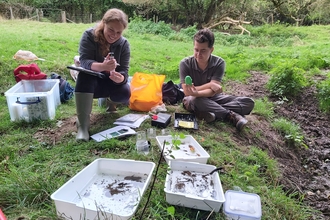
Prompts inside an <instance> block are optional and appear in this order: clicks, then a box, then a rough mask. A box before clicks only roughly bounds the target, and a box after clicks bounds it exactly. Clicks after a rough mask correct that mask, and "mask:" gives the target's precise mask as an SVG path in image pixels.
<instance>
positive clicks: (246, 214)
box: [223, 190, 261, 220]
mask: <svg viewBox="0 0 330 220" xmlns="http://www.w3.org/2000/svg"><path fill="white" fill-rule="evenodd" d="M225 198H226V202H225V204H224V207H223V212H224V213H225V215H226V218H227V220H238V219H239V220H260V219H261V202H260V197H259V195H257V194H254V193H246V192H242V191H234V190H227V191H226V193H225Z"/></svg>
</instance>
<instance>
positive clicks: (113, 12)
mask: <svg viewBox="0 0 330 220" xmlns="http://www.w3.org/2000/svg"><path fill="white" fill-rule="evenodd" d="M112 21H118V22H120V23H121V24H122V25H123V26H124V29H126V28H127V25H128V17H127V15H126V14H125V12H123V11H122V10H120V9H117V8H112V9H109V10H108V11H107V12H106V13H105V14H104V15H103V18H102V21H101V22H99V24H98V25H97V27H96V28H95V30H94V40H95V41H96V42H98V43H99V44H100V49H101V53H102V56H106V55H107V54H108V53H109V46H110V44H109V43H108V42H107V40H106V39H105V37H104V34H103V31H104V27H105V26H106V25H107V24H108V23H109V22H112Z"/></svg>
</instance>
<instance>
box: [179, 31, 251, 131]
mask: <svg viewBox="0 0 330 220" xmlns="http://www.w3.org/2000/svg"><path fill="white" fill-rule="evenodd" d="M213 45H214V34H213V33H212V32H211V31H210V30H209V29H202V30H199V31H198V32H197V33H196V34H195V36H194V55H193V56H190V57H186V58H184V59H183V60H182V61H181V62H180V67H179V71H180V82H181V85H182V89H183V91H184V94H185V97H184V99H183V107H184V108H185V109H186V110H188V111H190V112H194V114H195V115H196V117H197V118H198V119H203V120H205V121H206V122H208V123H209V122H213V121H215V120H217V119H218V120H222V121H229V122H231V123H233V125H234V126H235V127H236V128H237V129H238V130H239V131H241V130H242V129H243V128H244V127H245V125H246V124H247V122H248V121H247V120H246V119H245V118H244V117H243V116H244V115H248V114H250V112H251V111H252V109H253V107H254V101H253V99H251V98H248V97H237V96H232V95H225V94H223V93H222V87H221V81H222V78H223V75H224V72H225V61H224V60H223V59H222V58H221V57H218V56H215V55H213V54H212V52H213V50H214V47H213ZM186 76H190V77H191V79H192V84H191V85H188V83H187V84H186V82H185V78H186Z"/></svg>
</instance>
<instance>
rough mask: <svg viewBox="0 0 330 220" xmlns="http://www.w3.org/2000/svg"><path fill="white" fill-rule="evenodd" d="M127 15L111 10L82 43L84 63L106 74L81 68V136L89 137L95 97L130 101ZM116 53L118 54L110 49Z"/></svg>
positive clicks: (78, 99) (78, 103) (78, 104)
mask: <svg viewBox="0 0 330 220" xmlns="http://www.w3.org/2000/svg"><path fill="white" fill-rule="evenodd" d="M127 25H128V18H127V15H126V14H125V13H124V12H123V11H122V10H119V9H116V8H114V9H110V10H108V11H107V12H106V13H105V14H104V16H103V18H102V20H101V21H100V22H99V23H98V24H97V26H96V27H95V28H90V29H88V30H86V31H85V32H84V33H83V35H82V38H81V40H80V44H79V55H80V59H79V61H80V65H81V67H83V68H85V69H90V70H94V71H97V72H102V73H104V74H105V77H104V78H99V77H96V76H92V75H89V74H87V73H84V72H80V73H79V75H78V78H77V82H76V88H75V99H76V110H77V117H78V121H77V128H78V133H77V137H76V139H77V140H83V141H88V140H89V131H88V130H89V125H90V114H91V111H92V104H93V98H105V97H110V99H111V100H112V101H113V102H115V103H125V104H127V103H128V101H129V98H130V95H131V93H130V87H129V84H127V79H128V69H129V59H130V45H129V43H128V41H127V39H125V38H124V37H123V36H122V34H123V31H124V30H125V29H126V28H127ZM110 52H111V53H113V54H114V58H112V57H110V55H109V53H110Z"/></svg>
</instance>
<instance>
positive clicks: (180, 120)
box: [174, 113, 198, 130]
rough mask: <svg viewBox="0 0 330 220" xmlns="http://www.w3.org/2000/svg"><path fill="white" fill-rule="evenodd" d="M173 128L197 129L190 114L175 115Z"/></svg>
mask: <svg viewBox="0 0 330 220" xmlns="http://www.w3.org/2000/svg"><path fill="white" fill-rule="evenodd" d="M174 128H183V129H194V130H197V129H198V123H197V119H196V116H195V115H194V114H190V113H175V114H174Z"/></svg>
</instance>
